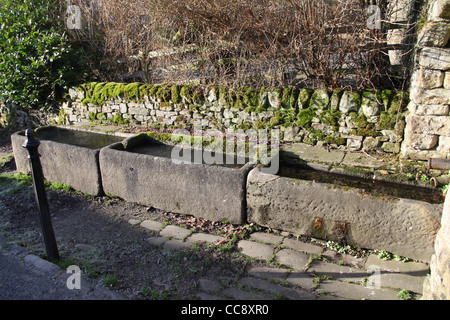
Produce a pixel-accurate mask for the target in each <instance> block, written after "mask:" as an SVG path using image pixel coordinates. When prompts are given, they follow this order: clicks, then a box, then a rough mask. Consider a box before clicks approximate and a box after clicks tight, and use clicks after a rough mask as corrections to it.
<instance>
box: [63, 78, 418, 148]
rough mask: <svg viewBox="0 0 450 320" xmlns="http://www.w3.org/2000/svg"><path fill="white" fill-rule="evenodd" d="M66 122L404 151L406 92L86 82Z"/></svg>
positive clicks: (73, 94)
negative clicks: (250, 134) (263, 132)
mask: <svg viewBox="0 0 450 320" xmlns="http://www.w3.org/2000/svg"><path fill="white" fill-rule="evenodd" d="M70 96H71V100H70V101H69V102H68V103H65V104H64V105H63V106H62V109H61V110H62V111H61V117H60V118H61V119H60V120H61V122H66V123H74V122H83V121H97V122H116V123H120V122H132V123H136V124H139V125H147V126H169V127H177V128H186V127H192V126H193V125H194V124H196V125H201V127H202V128H203V129H209V128H215V129H218V130H221V131H227V130H236V129H243V130H244V131H246V130H248V129H256V130H257V129H271V128H277V129H280V131H281V137H282V140H283V141H291V142H304V143H309V144H316V145H325V144H326V145H333V146H335V147H338V148H342V149H348V150H352V151H357V150H364V151H370V150H383V151H385V152H389V153H399V152H400V146H401V142H402V141H403V131H404V127H405V117H406V113H405V112H404V111H406V106H407V103H408V99H409V98H408V94H407V93H405V92H396V91H391V90H364V91H345V90H335V91H333V92H330V91H327V90H324V89H317V90H312V89H308V88H303V89H292V88H263V89H261V90H260V91H256V90H255V89H252V88H228V87H191V86H178V85H147V84H140V83H134V84H128V85H124V84H114V83H108V84H105V83H89V84H85V85H83V86H81V87H79V88H77V89H71V90H70Z"/></svg>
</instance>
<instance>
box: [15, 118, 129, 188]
mask: <svg viewBox="0 0 450 320" xmlns="http://www.w3.org/2000/svg"><path fill="white" fill-rule="evenodd" d="M35 136H36V138H38V139H39V140H40V146H39V149H38V151H39V154H40V160H41V165H42V171H43V173H44V177H45V179H46V180H48V181H50V182H59V183H63V184H66V185H69V186H71V187H72V188H74V189H75V190H78V191H81V192H86V193H88V194H91V195H94V196H98V195H102V194H103V188H102V180H101V175H100V166H99V154H100V149H101V148H103V147H105V146H107V145H109V144H112V143H116V142H118V141H121V140H124V139H125V138H124V137H120V136H115V135H108V134H102V133H96V132H88V131H84V130H77V129H68V128H60V127H40V128H37V129H36V130H35ZM25 140H26V137H25V131H20V132H16V133H14V134H12V135H11V144H12V147H13V152H14V158H15V161H16V167H17V171H18V172H21V173H29V172H30V165H29V163H28V154H27V150H26V149H25V148H23V147H22V144H23V143H24V142H25Z"/></svg>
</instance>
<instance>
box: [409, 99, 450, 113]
mask: <svg viewBox="0 0 450 320" xmlns="http://www.w3.org/2000/svg"><path fill="white" fill-rule="evenodd" d="M408 109H409V111H410V112H411V114H413V115H417V116H448V115H449V106H448V105H443V104H428V105H427V104H415V103H414V102H411V103H410V104H409V105H408Z"/></svg>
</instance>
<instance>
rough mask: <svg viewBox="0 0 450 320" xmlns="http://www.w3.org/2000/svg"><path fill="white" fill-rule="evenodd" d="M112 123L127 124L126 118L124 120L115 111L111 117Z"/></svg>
mask: <svg viewBox="0 0 450 320" xmlns="http://www.w3.org/2000/svg"><path fill="white" fill-rule="evenodd" d="M112 122H113V123H116V124H127V120H125V119H124V118H123V116H122V114H121V113H116V114H115V115H114V117H113V119H112Z"/></svg>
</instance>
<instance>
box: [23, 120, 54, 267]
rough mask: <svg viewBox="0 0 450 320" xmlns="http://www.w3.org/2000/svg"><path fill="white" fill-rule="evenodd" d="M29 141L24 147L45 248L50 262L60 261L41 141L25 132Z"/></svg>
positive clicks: (29, 130)
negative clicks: (48, 198) (41, 157)
mask: <svg viewBox="0 0 450 320" xmlns="http://www.w3.org/2000/svg"><path fill="white" fill-rule="evenodd" d="M25 136H26V137H27V140H26V141H25V143H24V144H23V145H22V147H24V148H25V149H27V151H28V159H29V161H30V168H31V175H32V177H33V186H34V194H35V196H36V202H37V204H38V207H39V218H40V221H41V227H42V234H43V237H44V242H45V248H46V249H47V255H48V258H49V260H50V261H56V260H59V253H58V247H57V245H56V239H55V233H54V232H53V226H52V220H51V217H50V210H49V206H48V200H47V193H46V191H45V185H44V174H43V172H42V166H41V161H40V159H39V157H40V155H39V153H38V147H39V145H40V142H39V140H37V139H36V138H35V137H34V134H33V130H32V129H28V130H26V131H25Z"/></svg>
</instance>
